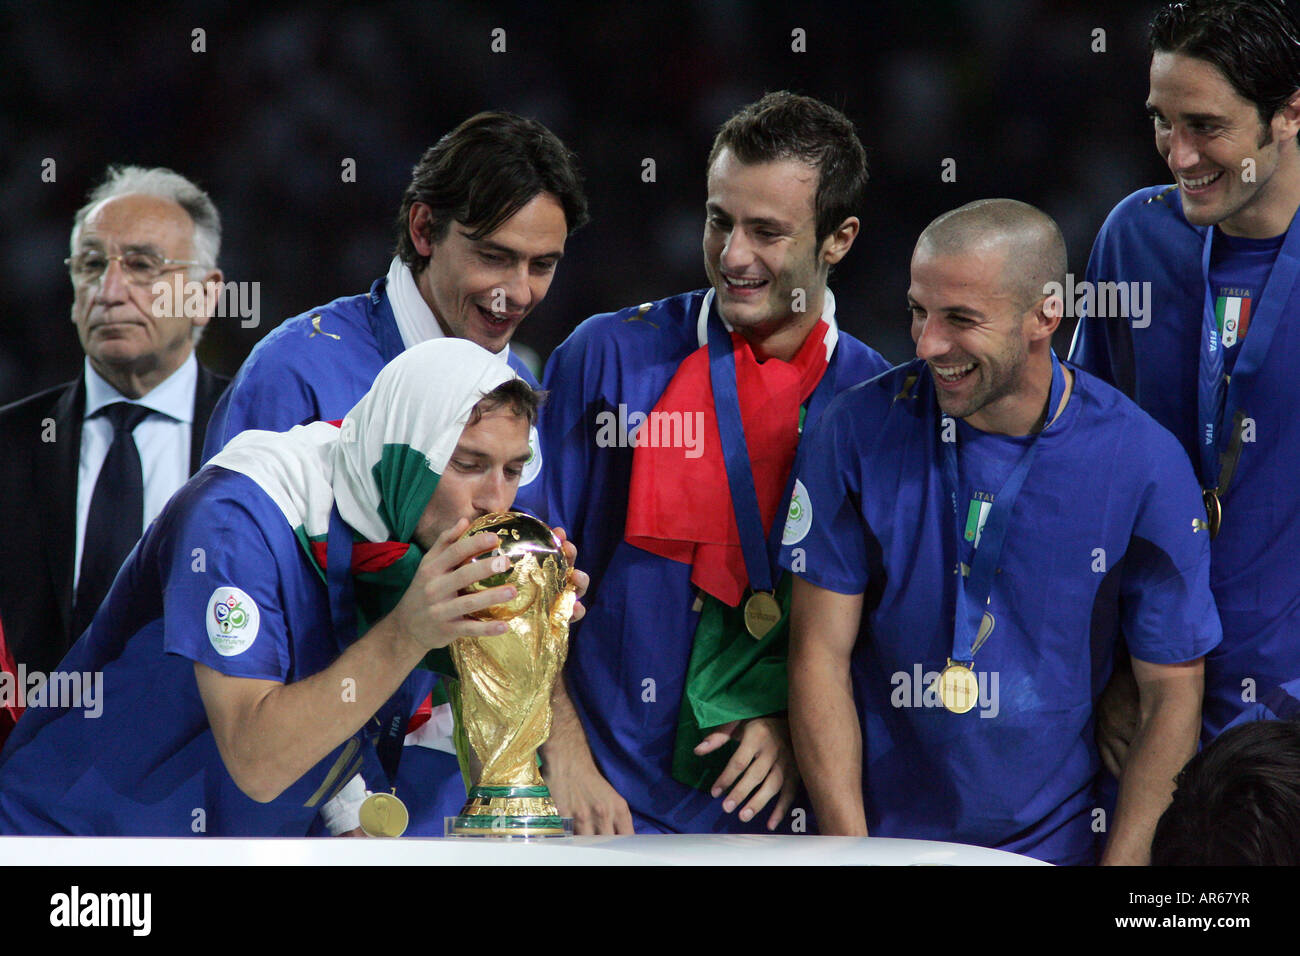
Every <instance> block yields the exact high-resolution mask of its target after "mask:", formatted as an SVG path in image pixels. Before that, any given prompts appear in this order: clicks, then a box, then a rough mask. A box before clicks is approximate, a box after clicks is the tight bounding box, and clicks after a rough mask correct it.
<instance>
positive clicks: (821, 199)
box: [708, 90, 867, 248]
mask: <svg viewBox="0 0 1300 956" xmlns="http://www.w3.org/2000/svg"><path fill="white" fill-rule="evenodd" d="M723 149H730V150H731V151H732V152H733V153H735V154H736V158H737V159H739V160H740V161H741V162H742V163H745V164H747V165H752V164H756V163H770V162H776V161H778V160H783V159H797V160H800V161H801V162H805V163H807V164H808V165H809V166H812V167H814V168H816V170H817V173H818V176H817V195H816V197H815V199H814V201H813V208H814V209H815V211H816V217H817V246H818V248H820V247H821V244H822V241H823V240H824V239H825V238H826V237H827V236H829V235H830V234H831V233H832V232H834V231H835V230H836V229H837V228H838V227H839V225H840V223H842V222H843V221H844V220H845V219H847V218H848V217H849V216H852V215H855V214H856V213H857V211H858V209H859V208H860V207H861V205H862V199H863V195H864V193H865V192H866V188H867V151H866V150H865V149H863V148H862V143H861V142H860V141H859V140H858V134H857V133H856V132H855V131H854V129H853V123H852V121H850V120H849V118H848V117H847V116H845V115H844V114H843V113H841V112H840V111H839V110H837V109H836V108H835V107H833V106H828V105H827V104H825V103H823V102H822V101H821V100H815V99H813V98H812V97H811V96H799V95H798V94H795V93H790V92H788V91H786V90H781V91H779V92H776V93H768V94H767V95H765V96H764V97H763V98H762V99H761V100H759V101H758V102H757V103H750V104H749V105H748V106H744V107H741V108H740V109H739V110H738V111H737V112H736V113H735V115H733V116H732V117H731V119H729V120H727V121H726V122H725V123H723V124H722V126H721V127H720V128H719V129H718V135H717V136H715V137H714V139H713V148H712V149H711V150H710V151H709V167H708V168H709V169H712V168H713V163H714V161H715V160H716V159H717V158H718V154H719V153H721V152H722V151H723Z"/></svg>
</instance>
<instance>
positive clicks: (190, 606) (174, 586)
mask: <svg viewBox="0 0 1300 956" xmlns="http://www.w3.org/2000/svg"><path fill="white" fill-rule="evenodd" d="M250 485H251V482H250ZM193 500H194V505H193V508H192V510H191V511H190V512H189V514H188V515H186V517H185V519H184V520H183V521H182V522H181V523H180V525H179V526H178V528H177V530H176V531H175V533H174V539H173V541H172V543H171V546H170V552H171V555H172V559H171V560H172V565H171V567H170V568H168V569H167V570H166V579H165V582H164V592H163V649H164V650H165V651H167V652H168V653H171V654H178V655H180V656H181V657H185V658H188V659H190V660H192V661H196V662H198V663H200V664H206V665H207V666H208V667H211V668H212V669H213V670H215V671H218V672H220V673H222V674H226V675H228V676H230V677H251V678H258V679H261V680H273V681H278V682H281V683H283V682H284V681H286V680H287V678H288V675H289V673H290V668H291V666H292V660H291V655H290V637H289V634H288V627H287V624H286V621H285V615H284V613H283V606H284V599H283V592H282V590H281V588H280V567H279V565H280V562H281V561H284V560H294V561H298V560H301V559H300V558H299V556H298V555H297V554H292V555H285V554H283V553H281V554H277V553H276V552H277V551H280V552H283V551H285V550H286V549H287V548H289V547H290V546H292V547H297V544H296V542H295V541H294V540H293V536H292V533H291V532H289V531H288V525H287V523H286V524H285V537H284V538H283V539H278V536H277V539H278V540H277V541H276V542H275V543H274V544H272V543H271V542H270V541H268V538H267V536H266V535H265V534H264V532H263V530H262V528H261V527H259V525H258V523H257V521H256V520H255V519H254V516H253V513H252V512H251V511H250V510H249V509H248V508H247V507H246V506H245V505H244V503H242V502H240V501H239V500H237V499H236V498H235V497H234V496H232V495H219V496H213V497H201V498H196V499H193ZM268 506H269V507H274V506H273V505H269V502H268ZM277 517H278V515H277Z"/></svg>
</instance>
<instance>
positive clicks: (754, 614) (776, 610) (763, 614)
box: [745, 591, 781, 641]
mask: <svg viewBox="0 0 1300 956" xmlns="http://www.w3.org/2000/svg"><path fill="white" fill-rule="evenodd" d="M779 620H781V605H780V603H779V602H778V601H777V599H776V596H775V595H773V594H769V593H768V592H767V591H755V592H754V593H753V594H751V595H750V596H749V600H747V601H746V602H745V630H747V631H749V636H750V637H752V638H754V640H756V641H761V640H762V639H763V638H764V637H766V636H767V633H768V631H770V630H772V628H774V627H776V623H777V621H779Z"/></svg>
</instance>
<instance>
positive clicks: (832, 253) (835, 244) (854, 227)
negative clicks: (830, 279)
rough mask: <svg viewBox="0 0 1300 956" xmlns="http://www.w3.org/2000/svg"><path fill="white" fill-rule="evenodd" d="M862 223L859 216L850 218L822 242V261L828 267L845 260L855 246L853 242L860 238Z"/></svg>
mask: <svg viewBox="0 0 1300 956" xmlns="http://www.w3.org/2000/svg"><path fill="white" fill-rule="evenodd" d="M860 228H861V223H860V222H858V217H857V216H849V218H847V219H845V220H844V221H843V222H842V223H840V224H839V225H838V226H836V227H835V231H834V232H832V233H831V234H830V235H829V236H827V237H826V238H825V239H824V240H822V249H821V260H822V262H824V263H826V265H828V266H833V265H835V264H836V263H838V262H839V261H840V260H841V259H843V258H844V257H845V256H846V255H847V254H848V251H849V249H850V248H852V246H853V240H854V239H856V238H857V237H858V230H859V229H860Z"/></svg>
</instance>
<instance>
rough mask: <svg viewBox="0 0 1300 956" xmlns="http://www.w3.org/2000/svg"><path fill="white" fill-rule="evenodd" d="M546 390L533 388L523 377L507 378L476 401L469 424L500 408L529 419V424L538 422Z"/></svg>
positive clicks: (471, 410)
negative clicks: (538, 414) (538, 413)
mask: <svg viewBox="0 0 1300 956" xmlns="http://www.w3.org/2000/svg"><path fill="white" fill-rule="evenodd" d="M546 394H547V393H546V392H544V391H542V390H541V389H539V388H533V387H532V386H531V385H529V384H528V383H527V382H525V381H524V380H523V379H522V378H510V379H506V380H505V381H504V382H502V383H501V384H500V385H498V386H497V387H496V388H494V389H492V391H490V392H485V393H484V394H483V397H482V398H480V399H479V400H478V401H477V402H475V403H474V407H473V408H472V409H470V413H469V421H468V422H466V424H467V425H477V424H478V421H479V419H480V418H482V417H483V416H484V415H486V414H487V413H488V412H491V411H495V410H496V409H498V408H508V409H509V410H510V411H511V412H512V413H514V414H515V415H518V416H519V417H520V418H526V419H528V424H529V425H535V424H537V410H538V409H539V408H541V407H542V403H543V402H545V401H546Z"/></svg>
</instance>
